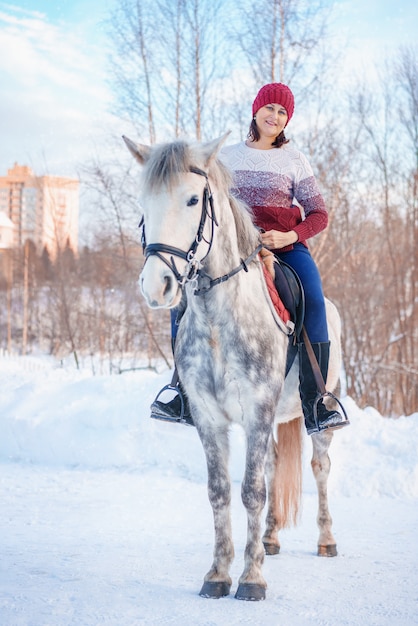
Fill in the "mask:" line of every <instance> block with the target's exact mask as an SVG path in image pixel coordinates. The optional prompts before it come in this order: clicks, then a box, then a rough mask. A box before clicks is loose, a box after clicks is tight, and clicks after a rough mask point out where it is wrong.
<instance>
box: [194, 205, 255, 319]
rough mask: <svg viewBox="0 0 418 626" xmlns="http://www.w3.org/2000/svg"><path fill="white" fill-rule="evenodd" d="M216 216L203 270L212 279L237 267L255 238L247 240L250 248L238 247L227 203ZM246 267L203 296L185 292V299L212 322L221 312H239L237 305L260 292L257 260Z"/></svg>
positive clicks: (245, 303)
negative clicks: (250, 242)
mask: <svg viewBox="0 0 418 626" xmlns="http://www.w3.org/2000/svg"><path fill="white" fill-rule="evenodd" d="M223 209H224V210H223V212H221V213H220V214H219V215H218V216H217V217H218V221H219V226H218V227H217V229H216V234H215V237H214V240H213V245H212V248H211V250H210V253H209V254H208V256H207V258H206V259H205V262H204V268H203V269H204V272H205V273H206V274H207V275H209V276H210V278H211V279H212V280H216V279H218V278H220V277H224V276H226V275H228V274H229V273H230V272H232V271H233V270H235V269H236V268H238V267H240V265H241V263H242V261H243V259H245V258H246V257H247V256H248V255H249V254H250V253H251V252H253V251H254V250H255V249H256V247H257V245H258V242H257V241H256V240H255V238H254V242H253V243H252V244H250V246H249V247H250V248H251V250H250V251H249V252H247V253H242V251H240V249H239V246H238V241H237V227H236V224H235V220H234V216H233V214H232V211H231V209H230V208H229V206H227V207H225V206H224V207H223ZM248 269H249V271H248V272H247V271H245V270H244V269H240V271H238V272H237V273H234V274H233V275H232V276H231V277H230V278H228V280H226V281H225V282H222V283H220V284H216V285H214V286H213V287H212V288H211V289H210V290H209V291H208V292H207V294H205V295H204V296H201V295H198V296H196V295H194V294H193V293H192V291H189V293H188V303H189V304H191V305H192V307H194V308H195V310H196V313H197V315H198V316H199V318H202V319H203V318H205V317H206V318H210V320H211V321H213V322H214V323H215V324H217V323H222V319H223V317H224V316H223V313H225V312H226V311H229V312H230V311H235V315H234V317H235V316H236V315H239V309H240V308H242V307H245V306H248V304H249V303H250V301H252V300H255V301H257V300H258V301H260V297H261V296H262V289H261V281H260V271H259V269H258V268H257V267H256V263H255V262H252V263H250V266H249V268H248Z"/></svg>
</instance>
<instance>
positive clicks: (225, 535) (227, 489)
mask: <svg viewBox="0 0 418 626" xmlns="http://www.w3.org/2000/svg"><path fill="white" fill-rule="evenodd" d="M197 427H198V430H199V435H200V438H201V440H202V444H203V448H204V451H205V454H206V461H207V467H208V495H209V501H210V504H211V506H212V511H213V520H214V526H215V547H214V553H213V556H214V558H213V563H212V567H211V568H210V570H209V572H208V573H207V574H206V576H205V578H204V583H203V586H202V589H201V590H200V594H199V595H201V596H202V597H204V598H221V597H222V596H227V595H228V594H229V592H230V589H231V584H232V580H231V578H230V576H229V567H230V565H231V563H232V560H233V558H234V546H233V543H232V529H231V511H230V505H231V481H230V477H229V471H228V457H229V442H228V432H227V429H222V430H219V429H218V430H213V431H211V432H210V433H209V432H207V431H206V430H205V431H204V432H202V431H201V430H200V429H199V425H198V424H197Z"/></svg>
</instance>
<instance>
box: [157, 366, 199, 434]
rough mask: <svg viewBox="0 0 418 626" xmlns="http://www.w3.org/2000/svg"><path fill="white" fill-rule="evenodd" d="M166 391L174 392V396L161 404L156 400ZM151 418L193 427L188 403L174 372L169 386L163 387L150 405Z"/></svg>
mask: <svg viewBox="0 0 418 626" xmlns="http://www.w3.org/2000/svg"><path fill="white" fill-rule="evenodd" d="M168 390H169V391H175V392H176V395H175V396H174V398H173V399H172V400H170V401H169V402H161V400H159V399H158V398H159V397H160V395H161V394H162V393H163V392H164V391H168ZM151 417H153V418H155V419H159V420H165V421H167V422H179V423H181V424H189V425H190V426H194V424H193V419H192V416H191V414H190V407H189V402H188V400H187V396H186V394H185V392H184V390H183V387H182V385H181V383H180V381H179V380H178V376H177V373H176V372H175V373H174V376H173V381H172V382H171V384H170V385H166V386H165V387H163V388H162V389H161V391H160V392H159V393H158V395H157V397H156V399H155V400H154V402H153V403H152V404H151Z"/></svg>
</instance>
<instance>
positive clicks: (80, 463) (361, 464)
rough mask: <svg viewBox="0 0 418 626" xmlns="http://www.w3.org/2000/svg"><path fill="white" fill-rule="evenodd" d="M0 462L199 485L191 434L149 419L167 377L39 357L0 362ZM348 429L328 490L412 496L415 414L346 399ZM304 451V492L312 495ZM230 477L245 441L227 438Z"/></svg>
mask: <svg viewBox="0 0 418 626" xmlns="http://www.w3.org/2000/svg"><path fill="white" fill-rule="evenodd" d="M0 376H1V394H0V429H1V433H2V437H1V439H0V461H1V462H18V463H22V462H23V463H30V464H36V465H40V466H52V467H54V466H55V467H62V468H75V467H77V468H85V469H93V470H94V469H106V468H108V469H112V468H119V469H126V470H129V471H136V470H139V471H141V472H146V471H151V470H152V469H154V468H155V467H156V466H157V465H158V468H159V471H160V472H163V473H165V474H168V475H170V474H173V473H175V474H176V475H177V476H180V477H183V478H187V479H189V480H192V481H198V482H201V481H206V465H205V460H204V455H203V451H202V448H201V444H200V442H199V439H198V436H197V433H196V431H195V429H194V428H190V427H187V426H180V425H172V424H166V423H164V422H157V421H154V420H150V419H149V405H150V404H151V402H152V400H153V399H154V397H155V395H156V393H157V391H158V390H159V389H160V388H161V387H162V385H163V384H165V383H166V382H168V380H169V378H170V373H169V372H167V371H165V372H163V373H161V374H157V373H155V372H152V371H149V370H143V371H135V372H127V373H124V374H122V375H113V376H92V375H91V372H90V371H87V370H85V371H75V370H74V369H71V368H63V367H57V365H56V364H55V363H54V362H53V361H49V360H46V359H29V358H25V359H22V358H20V359H19V358H14V359H4V358H3V359H0ZM344 404H345V407H346V410H347V412H348V415H349V418H350V421H351V426H350V427H349V428H346V429H344V430H342V431H339V432H337V433H336V434H335V436H334V441H333V444H332V447H331V451H330V456H331V461H332V466H333V468H332V472H331V476H330V488H331V489H332V490H333V493H336V494H339V495H343V496H351V497H354V496H360V497H371V498H373V497H380V496H390V497H393V498H396V497H407V498H416V497H418V455H417V453H416V442H417V440H418V419H417V417H418V414H414V415H413V416H410V417H401V418H399V419H397V420H392V419H387V418H383V417H381V416H380V415H379V414H378V413H377V411H375V410H374V409H371V408H368V409H365V410H360V409H359V408H358V407H357V406H356V404H355V403H354V402H353V400H352V399H351V398H349V397H346V398H345V399H344ZM306 443H307V445H305V459H304V462H305V466H306V470H307V471H305V490H306V491H308V492H314V491H315V484H314V482H313V478H312V476H311V472H310V468H309V457H310V452H311V447H310V445H309V439H308V437H307V438H306ZM231 450H232V455H231V473H232V477H233V480H234V481H240V480H241V478H242V467H243V455H244V438H243V434H242V433H241V431H240V430H239V429H238V428H236V429H233V430H232V433H231Z"/></svg>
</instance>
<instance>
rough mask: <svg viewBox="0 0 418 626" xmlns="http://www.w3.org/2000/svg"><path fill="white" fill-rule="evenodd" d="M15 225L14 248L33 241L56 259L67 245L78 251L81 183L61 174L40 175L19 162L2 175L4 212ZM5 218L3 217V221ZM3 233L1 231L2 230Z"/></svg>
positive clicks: (0, 192) (0, 187) (0, 199)
mask: <svg viewBox="0 0 418 626" xmlns="http://www.w3.org/2000/svg"><path fill="white" fill-rule="evenodd" d="M1 213H3V214H4V215H5V216H6V217H7V218H9V220H10V221H11V222H12V224H13V227H14V228H13V237H12V247H14V248H17V247H21V246H23V245H24V244H25V241H27V240H31V241H32V242H33V243H34V244H35V246H36V249H37V250H38V253H39V254H41V252H42V251H43V249H44V248H47V249H48V252H49V254H50V256H51V258H52V259H55V258H56V256H57V252H58V251H59V250H63V249H64V248H65V247H66V246H67V245H68V246H69V247H70V248H71V249H72V250H73V252H74V254H77V250H78V245H77V242H78V213H79V182H78V180H76V179H73V178H64V177H61V176H36V175H35V174H34V172H33V171H32V169H31V168H30V167H28V166H27V165H18V164H17V163H15V165H14V166H13V167H12V168H11V169H9V170H8V172H7V175H6V176H0V214H1ZM4 222H5V220H4V219H3V221H2V220H0V229H1V224H2V223H4ZM0 236H1V233H0Z"/></svg>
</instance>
